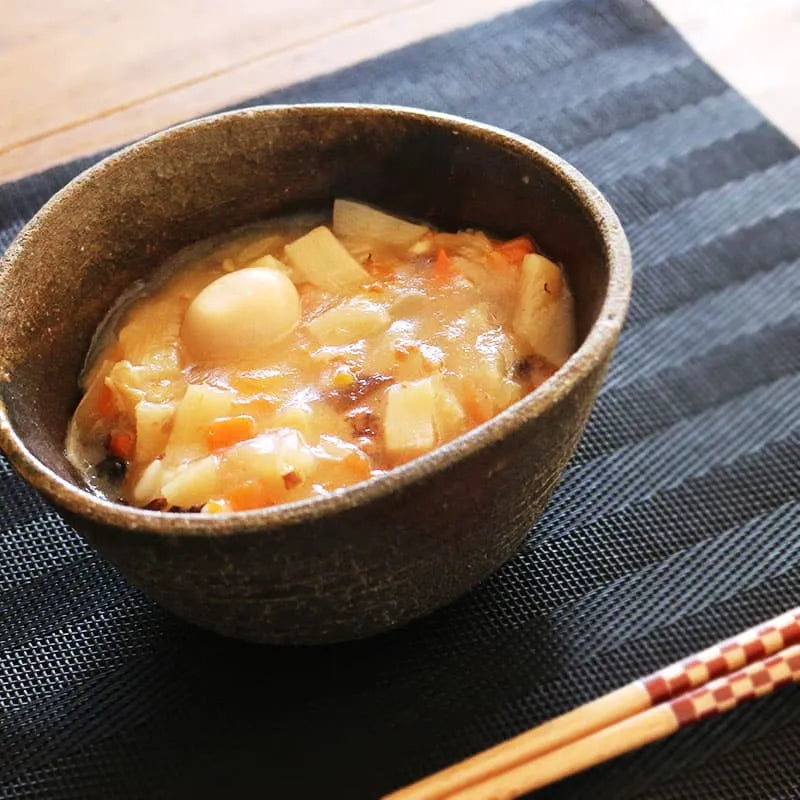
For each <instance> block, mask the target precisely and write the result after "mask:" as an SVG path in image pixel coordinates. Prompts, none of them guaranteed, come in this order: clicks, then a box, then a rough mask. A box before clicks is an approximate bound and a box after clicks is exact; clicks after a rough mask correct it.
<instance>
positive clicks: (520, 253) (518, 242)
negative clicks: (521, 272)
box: [495, 236, 534, 267]
mask: <svg viewBox="0 0 800 800" xmlns="http://www.w3.org/2000/svg"><path fill="white" fill-rule="evenodd" d="M495 251H496V252H498V253H500V255H502V256H503V258H505V259H506V261H507V262H508V263H509V264H511V265H513V266H515V267H518V266H519V265H520V264H521V263H522V259H523V258H525V256H527V255H528V254H529V253H533V252H534V247H533V242H532V241H531V240H530V239H529V238H528V237H527V236H517V238H516V239H509V240H508V241H507V242H501V243H500V244H498V245H496V246H495Z"/></svg>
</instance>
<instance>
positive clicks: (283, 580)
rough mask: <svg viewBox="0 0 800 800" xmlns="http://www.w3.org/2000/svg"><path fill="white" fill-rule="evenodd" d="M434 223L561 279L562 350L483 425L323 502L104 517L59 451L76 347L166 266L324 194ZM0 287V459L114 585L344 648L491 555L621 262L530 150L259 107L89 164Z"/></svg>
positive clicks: (192, 611) (551, 472)
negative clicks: (540, 259) (538, 378)
mask: <svg viewBox="0 0 800 800" xmlns="http://www.w3.org/2000/svg"><path fill="white" fill-rule="evenodd" d="M337 196H345V197H353V198H356V199H360V200H363V201H366V202H370V203H374V204H376V205H379V206H381V207H383V208H386V209H389V210H391V211H394V212H396V213H398V214H402V215H406V216H410V217H415V218H419V219H423V220H427V221H430V222H433V223H435V224H437V225H440V226H442V227H445V228H451V229H457V228H465V227H476V228H483V229H486V230H489V231H491V232H493V233H495V234H497V235H508V236H511V235H518V234H520V233H521V232H525V233H529V234H531V235H532V236H533V237H534V238H535V239H536V241H537V242H538V243H539V244H540V246H541V247H542V248H543V250H544V251H545V252H546V253H547V254H548V255H550V256H551V257H553V258H555V259H557V260H559V261H561V262H562V263H563V264H564V265H565V267H566V269H567V272H568V274H569V280H570V283H571V286H572V288H573V293H574V295H575V300H576V314H577V321H578V336H579V341H580V342H581V346H580V348H579V349H578V351H577V352H576V353H575V355H573V357H572V358H571V359H570V360H569V361H568V362H567V364H565V365H564V367H562V369H561V370H559V372H558V373H557V374H556V375H555V376H554V377H553V378H551V379H550V380H549V381H547V383H546V384H544V385H543V386H542V387H540V388H539V389H538V390H537V391H536V392H533V393H532V394H531V395H529V396H528V397H526V398H524V399H523V400H522V401H520V402H519V403H517V404H515V405H514V406H512V407H511V408H509V409H508V410H506V411H505V412H503V413H502V414H500V415H498V417H496V418H495V419H493V420H490V421H489V422H488V423H486V424H484V425H482V426H481V427H480V428H478V429H476V430H474V431H471V432H470V433H468V434H467V435H466V436H464V437H461V438H460V439H458V440H456V441H455V442H452V443H450V444H448V445H447V446H445V447H442V448H439V449H438V450H436V451H435V452H433V453H431V454H428V455H426V456H424V457H422V458H420V459H417V460H415V461H412V462H410V463H409V464H406V465H404V466H402V467H400V468H398V469H396V470H393V471H392V472H391V473H389V474H388V475H386V476H384V477H381V478H378V479H376V480H372V481H370V482H367V483H365V484H361V485H360V486H357V487H353V488H350V489H347V490H343V491H340V492H336V493H334V494H332V495H331V496H330V497H327V498H323V499H318V500H313V501H304V502H302V503H295V504H291V505H287V506H283V507H276V508H273V509H265V510H261V511H253V512H247V513H244V514H236V515H220V516H218V517H206V516H203V517H200V516H199V515H190V514H162V513H158V512H150V511H143V510H139V509H131V508H127V507H124V506H119V505H115V504H111V503H108V502H106V501H104V500H102V499H99V498H97V497H94V496H92V495H90V494H89V493H87V492H85V491H84V490H83V489H82V488H81V483H80V479H79V477H78V476H76V475H75V474H74V472H73V471H72V469H71V468H70V465H69V464H68V462H67V461H66V458H65V455H64V434H65V430H66V425H67V421H68V419H69V416H70V415H71V413H72V410H73V409H74V407H75V403H76V401H77V398H78V394H77V382H76V381H77V376H78V373H79V371H80V369H81V366H82V361H83V358H84V354H85V352H86V350H87V348H88V345H89V341H90V338H91V335H92V333H93V331H94V330H95V328H96V326H97V325H98V323H99V322H100V321H101V319H102V317H103V315H104V313H105V312H106V310H107V309H108V308H109V307H110V306H111V304H112V303H113V301H114V299H115V298H116V297H118V296H119V295H120V294H121V293H122V292H123V291H124V290H125V289H126V288H127V287H129V286H130V285H131V283H132V282H134V281H137V280H145V279H146V278H147V276H148V275H149V274H151V273H152V271H153V270H154V269H155V268H156V267H157V266H158V265H159V264H160V263H161V262H162V261H163V259H164V258H166V257H168V256H169V255H171V254H172V253H174V252H175V251H176V250H177V249H179V248H180V247H182V246H185V245H187V244H190V243H192V242H193V241H196V240H198V239H201V238H205V237H207V236H210V235H214V234H218V233H222V232H224V231H226V230H230V229H231V228H234V227H236V226H239V225H242V224H245V223H248V222H252V221H255V220H258V219H264V218H267V217H270V216H274V215H278V214H286V213H291V212H294V211H298V210H311V209H316V208H323V207H325V206H326V205H327V204H329V203H330V202H331V200H332V199H333V198H334V197H337ZM3 262H4V263H3V268H2V271H0V446H1V447H2V448H3V450H4V452H5V453H6V454H7V455H8V457H9V459H10V460H11V462H12V464H13V465H14V466H15V467H16V469H17V470H18V471H19V472H20V474H21V475H22V476H23V477H24V478H25V479H26V480H28V481H29V482H30V483H31V484H32V485H33V486H34V487H35V488H37V489H38V490H39V491H40V492H41V493H42V494H43V495H44V496H45V497H46V498H47V499H48V500H49V501H50V502H51V503H52V504H53V505H54V506H55V507H56V509H57V510H59V512H60V513H62V514H63V515H64V516H65V517H66V518H67V519H68V520H69V521H70V522H71V523H72V524H73V525H74V527H75V528H76V529H77V530H78V531H80V532H81V533H82V534H83V535H84V536H85V537H86V538H87V539H88V540H89V542H90V543H91V544H92V545H93V546H94V547H95V548H96V549H97V550H98V551H99V552H100V553H101V554H102V555H104V556H105V557H106V558H107V559H108V560H109V561H111V562H112V563H113V564H115V565H116V566H118V567H119V569H120V570H121V571H122V572H123V573H124V574H125V575H126V576H127V577H128V579H129V580H130V581H131V582H132V583H134V584H135V585H137V586H139V587H141V588H142V589H143V590H144V591H146V592H147V593H148V594H149V595H150V596H151V597H153V598H154V599H155V600H157V601H158V602H159V603H161V604H162V605H164V606H165V607H167V608H168V609H171V610H172V611H174V612H175V613H176V614H178V615H180V616H181V617H183V618H185V619H187V620H189V621H191V622H194V623H196V624H198V625H201V626H204V627H206V628H209V629H212V630H215V631H217V632H219V633H222V634H225V635H230V636H236V637H240V638H244V639H250V640H254V641H262V642H287V643H313V642H324V641H340V640H345V639H351V638H355V637H360V636H366V635H369V634H373V633H376V632H379V631H381V630H385V629H387V628H390V627H392V626H395V625H398V624H401V623H404V622H407V621H409V620H411V619H413V618H415V617H418V616H420V615H422V614H425V613H427V612H428V611H431V610H432V609H434V608H437V607H439V606H441V605H443V604H445V603H447V602H449V601H451V600H453V599H454V598H456V597H458V596H459V595H461V594H463V593H464V592H466V591H467V590H469V589H470V588H471V587H473V586H474V585H475V584H476V583H478V582H479V581H481V580H482V579H483V578H485V577H486V576H488V575H489V574H490V573H491V572H493V571H494V570H495V569H497V567H499V566H500V565H501V564H502V563H504V562H505V561H506V560H508V559H509V558H510V557H511V556H512V555H513V554H514V552H515V551H516V549H517V548H518V547H519V545H520V543H521V541H522V539H523V538H524V536H525V535H526V533H527V531H528V530H529V528H530V525H531V523H532V522H533V520H534V519H535V518H536V516H537V515H538V514H539V513H540V512H541V510H542V508H543V507H544V505H545V503H546V502H547V499H548V497H549V496H550V493H551V492H552V490H553V488H554V486H555V485H556V483H557V481H558V478H559V475H560V474H561V471H562V470H563V468H564V466H565V465H566V463H567V461H568V459H569V457H570V455H571V454H572V452H573V451H574V448H575V446H576V444H577V442H578V439H579V438H580V435H581V433H582V431H583V428H584V426H585V423H586V420H587V418H588V415H589V412H590V410H591V407H592V404H593V402H594V398H595V396H596V393H597V391H598V388H599V386H600V383H601V381H602V378H603V375H604V373H605V370H606V367H607V365H608V361H609V358H610V356H611V353H612V350H613V347H614V345H615V343H616V339H617V336H618V334H619V330H620V328H621V326H622V322H623V319H624V316H625V312H626V309H627V302H628V297H629V293H630V254H629V251H628V246H627V242H626V240H625V236H624V234H623V232H622V230H621V227H620V225H619V222H618V220H617V218H616V216H615V215H614V213H613V211H612V210H611V209H610V207H609V206H608V204H607V203H606V202H605V200H604V199H603V198H602V196H601V195H600V194H599V192H598V191H597V190H596V189H595V188H594V187H593V186H592V185H591V184H590V183H589V182H588V181H587V180H586V179H585V178H584V177H583V176H581V175H580V174H579V173H578V172H577V171H576V170H574V169H573V168H572V167H570V166H569V165H567V164H566V163H565V162H563V161H561V160H560V159H558V158H557V157H556V156H554V155H553V154H552V153H550V152H549V151H547V150H545V149H544V148H542V147H540V146H538V145H536V144H534V143H532V142H529V141H527V140H524V139H521V138H519V137H515V136H513V135H511V134H508V133H505V132H502V131H498V130H496V129H493V128H490V127H488V126H482V125H478V124H476V123H471V122H468V121H466V120H460V119H457V118H454V117H449V116H446V115H439V114H432V113H427V112H422V111H417V110H412V109H401V108H393V107H379V106H359V105H335V106H318V105H314V106H272V107H262V108H256V109H248V110H245V111H239V112H231V113H228V114H222V115H218V116H215V117H209V118H205V119H202V120H198V121H196V122H193V123H189V124H187V125H183V126H179V127H177V128H173V129H170V130H168V131H165V132H164V133H162V134H159V135H157V136H154V137H151V138H150V139H146V140H144V141H143V142H140V143H137V144H135V145H132V146H131V147H129V148H126V149H125V150H123V151H120V152H119V153H117V154H115V155H114V156H111V157H110V158H108V159H106V160H104V161H102V162H100V163H99V164H98V165H97V166H95V167H93V168H92V169H90V170H88V171H87V172H86V173H84V174H83V175H81V176H79V177H78V178H76V179H75V181H73V182H72V183H71V184H70V185H68V186H67V187H66V188H65V189H64V190H62V191H61V192H60V193H59V194H58V195H56V196H55V197H54V198H53V199H52V200H51V201H50V202H49V203H48V204H47V205H46V206H45V207H44V208H43V209H42V210H41V211H40V212H39V214H37V216H36V217H34V219H33V220H32V221H31V222H30V223H29V224H28V225H27V226H26V228H25V229H24V230H23V232H22V233H21V234H20V236H19V237H18V238H17V240H16V241H15V242H14V244H13V245H12V246H11V248H10V249H9V251H8V252H7V253H6V255H5V257H4V259H3Z"/></svg>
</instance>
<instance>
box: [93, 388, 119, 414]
mask: <svg viewBox="0 0 800 800" xmlns="http://www.w3.org/2000/svg"><path fill="white" fill-rule="evenodd" d="M115 410H116V403H115V402H114V392H112V391H111V389H110V388H109V386H108V384H107V383H104V384H103V385H102V386H101V387H100V392H99V393H98V395H97V413H98V414H100V416H101V417H110V416H111V415H112V414H113V413H114V411H115Z"/></svg>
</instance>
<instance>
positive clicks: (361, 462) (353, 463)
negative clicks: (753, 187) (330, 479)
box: [342, 453, 372, 481]
mask: <svg viewBox="0 0 800 800" xmlns="http://www.w3.org/2000/svg"><path fill="white" fill-rule="evenodd" d="M342 464H344V466H345V467H347V469H349V470H350V471H351V472H354V473H355V474H356V476H357V477H358V479H359V480H362V481H365V480H366V479H367V478H369V476H370V475H371V474H372V470H371V469H370V466H369V460H368V459H366V458H365V457H364V456H361V455H359V454H358V453H349V454H348V455H346V456H345V457H344V460H343V461H342Z"/></svg>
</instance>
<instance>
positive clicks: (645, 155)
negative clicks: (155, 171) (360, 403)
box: [0, 0, 800, 800]
mask: <svg viewBox="0 0 800 800" xmlns="http://www.w3.org/2000/svg"><path fill="white" fill-rule="evenodd" d="M261 100H262V101H263V100H266V101H282V102H283V101H314V100H359V101H379V102H393V103H403V104H407V105H418V106H423V107H428V108H434V109H439V110H445V111H451V112H455V113H458V114H462V115H464V116H468V117H473V118H475V119H478V120H483V121H488V122H491V123H494V124H496V125H500V126H503V127H506V128H510V129H511V130H514V131H517V132H519V133H522V134H524V135H527V136H530V137H531V138H534V139H537V140H539V141H541V142H543V143H544V144H546V145H547V146H549V147H551V148H552V149H554V150H556V151H557V152H559V153H561V154H563V155H565V156H566V157H567V158H568V159H569V160H571V161H572V162H573V163H575V164H576V165H577V166H578V167H579V168H580V169H582V170H583V171H584V172H585V173H586V174H587V175H588V176H589V177H590V178H592V179H593V180H594V181H596V182H597V183H598V184H599V186H600V187H601V188H602V190H603V191H604V192H605V193H606V195H607V196H608V197H609V199H610V200H611V202H612V204H613V205H614V206H615V207H616V209H617V210H618V212H619V214H620V216H621V218H622V220H623V223H624V225H625V227H626V230H627V232H628V235H629V237H630V240H631V243H632V245H633V250H634V255H635V263H636V274H635V290H634V296H633V303H632V307H631V311H630V318H629V322H628V325H627V328H626V330H625V332H624V335H623V337H622V340H621V342H620V346H619V350H618V353H617V355H616V358H615V360H614V363H613V366H612V368H611V371H610V374H609V376H608V381H607V383H606V384H605V388H604V390H603V392H602V395H601V397H600V399H599V401H598V404H597V407H596V410H595V412H594V415H593V416H592V418H591V422H590V424H589V427H588V430H587V432H586V436H585V438H584V441H583V443H582V444H581V446H580V450H579V452H578V453H577V455H576V456H575V458H574V459H573V461H572V463H571V465H570V467H569V468H568V469H567V472H566V474H565V475H564V479H563V481H562V484H561V486H560V488H559V489H558V491H557V492H556V494H555V496H554V498H553V500H552V502H551V503H550V506H549V508H548V509H547V511H546V512H545V514H544V516H543V517H542V518H541V519H540V520H539V522H538V523H537V524H536V526H535V528H534V530H533V531H532V533H531V536H530V538H529V540H528V542H527V543H526V545H525V547H524V548H523V550H522V552H521V553H520V554H519V555H518V557H517V558H515V559H514V561H512V562H511V563H510V564H508V565H507V566H506V567H505V568H504V569H502V570H501V571H500V572H499V573H498V574H497V575H495V576H494V577H493V578H492V579H491V580H489V581H488V582H487V583H485V584H484V585H483V586H481V587H480V588H478V589H477V590H476V591H474V592H473V593H472V594H471V595H469V596H468V597H466V598H464V599H463V600H462V601H460V602H458V603H456V604H455V605H453V606H451V607H449V608H447V609H445V610H443V611H441V612H439V613H437V614H435V615H434V616H432V617H430V618H428V619H426V620H423V621H420V622H418V623H416V624H414V625H412V626H410V627H408V628H406V629H404V630H399V631H396V632H393V633H391V634H387V635H385V636H382V637H378V638H375V639H372V640H368V641H363V642H358V643H355V644H350V645H341V646H336V647H326V648H317V649H300V650H291V649H278V648H266V647H256V646H251V645H246V644H241V643H237V642H231V641H224V640H221V639H219V638H216V637H214V636H212V635H209V634H205V633H203V632H201V631H198V630H195V629H193V628H190V627H189V626H186V625H184V624H183V623H181V622H179V621H177V620H176V619H174V618H172V617H171V616H169V615H168V614H166V613H165V612H163V611H161V610H160V609H158V608H156V607H154V606H153V605H152V604H151V603H150V602H149V601H148V600H147V599H146V598H144V597H142V596H141V595H140V594H139V593H137V592H136V591H134V590H133V589H131V588H130V587H129V586H127V585H126V584H125V582H124V581H123V580H122V579H121V578H120V577H119V576H118V575H117V573H116V572H115V571H114V570H113V569H112V568H111V567H109V566H108V565H106V564H104V563H103V562H101V561H100V560H99V559H98V558H97V557H96V556H95V555H93V554H92V552H91V551H90V550H89V549H88V548H87V547H86V545H84V544H83V543H82V541H81V540H80V539H79V538H78V537H77V535H76V534H75V533H74V532H73V531H72V530H71V529H70V528H68V527H67V526H66V525H65V524H64V523H62V522H61V521H59V519H58V518H57V517H56V516H55V515H54V514H53V512H51V511H50V510H49V509H48V508H47V507H46V506H45V505H44V504H43V503H42V502H41V501H39V500H38V499H37V498H36V497H35V496H34V495H33V494H32V493H31V492H30V491H29V490H28V489H27V488H26V487H25V486H24V485H23V484H22V483H21V482H20V481H19V480H18V479H17V478H16V477H15V476H14V475H13V474H12V473H11V471H10V469H9V468H8V466H7V464H6V463H5V462H0V502H2V507H0V797H3V798H22V797H25V798H29V797H36V798H39V797H42V798H49V797H53V798H118V797H131V798H151V797H152V798H155V797H190V796H191V797H198V796H203V797H205V796H224V797H269V798H362V797H364V798H366V797H374V796H376V795H377V794H378V793H380V792H382V791H385V790H388V789H391V788H393V787H396V786H399V785H401V784H404V783H405V782H408V781H410V780H412V779H414V778H417V777H419V776H421V775H423V774H424V773H427V772H428V771H430V770H433V769H436V768H439V767H442V766H444V765H446V764H448V763H450V762H452V761H455V760H457V759H459V758H461V757H463V756H465V755H467V754H468V753H471V752H473V751H475V750H478V749H480V748H483V747H485V746H488V745H490V744H492V743H494V742H496V741H498V740H499V739H501V738H503V737H506V736H508V735H510V734H513V733H516V732H518V731H520V730H522V729H525V728H527V727H529V726H532V725H534V724H536V723H538V722H540V721H542V720H544V719H546V718H548V717H551V716H553V715H555V714H557V713H559V712H562V711H565V710H566V709H568V708H570V707H572V706H574V705H575V704H577V703H580V702H582V701H585V700H587V699H589V698H591V697H593V696H595V695H597V694H598V693H600V692H603V691H605V690H608V689H611V688H613V687H615V686H617V685H620V684H622V683H625V682H626V681H628V680H630V679H632V678H634V677H636V676H639V675H641V674H644V673H646V672H648V671H651V670H653V669H655V668H657V667H659V666H662V665H664V664H666V663H668V662H670V661H672V660H674V659H676V658H678V657H681V656H683V655H686V654H688V653H691V652H694V651H696V650H698V649H699V648H701V647H703V646H705V645H708V644H710V643H711V642H713V641H715V640H717V639H719V638H721V637H723V636H725V635H729V634H732V633H734V632H736V631H738V630H740V629H742V628H744V627H747V626H749V625H751V624H754V623H756V622H758V621H759V620H761V619H764V618H767V617H770V616H772V615H774V614H776V613H778V612H780V611H782V610H784V609H786V608H789V607H792V606H794V605H795V604H797V603H798V600H799V599H800V569H798V556H800V537H798V535H797V529H798V524H797V523H798V520H799V519H800V504H799V503H798V481H800V475H799V473H800V375H799V374H798V367H800V263H798V256H799V255H800V193H799V192H798V186H799V185H800V156H799V155H798V150H797V148H796V147H795V146H794V145H793V144H791V143H790V142H789V141H788V140H787V139H786V138H784V136H782V135H781V134H780V133H779V132H778V131H776V130H775V129H774V128H773V127H772V126H771V125H769V124H768V123H767V122H766V121H765V120H764V119H763V118H762V117H761V116H760V115H759V113H758V112H757V111H755V110H754V109H753V108H752V107H751V106H750V105H749V104H748V103H747V102H745V101H744V100H743V99H742V98H741V97H740V96H739V95H737V94H736V92H734V91H733V90H732V89H731V88H730V87H729V86H728V85H726V83H725V82H724V81H723V80H721V79H720V77H719V76H717V75H716V74H715V73H714V72H713V71H712V70H711V69H709V68H708V67H707V66H706V65H705V64H704V63H703V62H702V61H700V60H699V59H698V58H697V57H696V56H695V55H694V53H693V52H692V51H691V50H690V49H689V48H688V47H687V46H686V44H685V43H684V42H683V41H682V40H681V39H680V37H679V36H678V35H677V34H676V33H675V31H674V30H672V29H671V28H670V27H669V26H668V25H667V24H666V23H665V22H664V20H663V19H662V18H661V17H660V16H659V15H658V14H657V13H655V12H654V11H653V10H652V9H651V8H650V7H649V6H648V5H646V4H645V3H643V2H637V0H627V1H626V0H599V2H594V1H593V0H555V2H544V3H541V4H537V5H534V6H531V7H529V8H525V9H523V10H521V11H518V12H516V13H513V14H511V15H508V16H504V17H500V18H498V19H496V20H494V21H492V22H489V23H486V24H482V25H479V26H476V27H472V28H468V29H465V30H461V31H457V32H455V33H452V34H450V35H447V36H444V37H440V38H437V39H435V40H431V41H427V42H423V43H421V44H417V45H414V46H412V47H409V48H406V49H404V50H401V51H398V52H395V53H392V54H390V55H387V56H384V57H381V58H379V59H377V60H375V61H371V62H369V63H366V64H362V65H359V66H357V67H354V68H352V69H347V70H344V71H342V72H339V73H336V74H334V75H330V76H326V77H323V78H320V79H318V80H314V81H311V82H309V83H305V84H303V85H300V86H295V87H292V88H289V89H286V90H282V91H279V92H275V93H272V94H271V95H269V96H268V97H266V98H262V99H261ZM90 160H91V159H90ZM86 163H87V161H83V162H75V163H73V164H68V165H65V166H61V167H58V168H56V169H53V170H50V171H48V172H46V173H43V174H41V175H36V176H33V177H31V178H28V179H25V180H23V181H19V182H17V183H13V184H6V185H5V186H3V187H0V246H2V247H5V246H7V245H8V243H9V242H10V240H11V237H12V236H13V235H14V233H15V232H16V231H17V230H18V229H19V227H20V226H21V225H22V224H23V222H24V221H25V220H26V219H27V218H29V217H30V216H31V215H32V214H33V213H34V212H35V210H36V209H37V208H38V207H39V205H40V204H41V203H42V202H43V201H44V200H45V199H46V198H47V197H48V196H49V195H50V194H52V193H53V192H54V191H55V190H56V189H57V188H59V187H60V186H61V185H62V184H63V183H65V182H66V181H67V180H68V179H69V178H71V177H72V176H73V175H74V174H76V173H77V172H78V171H79V170H80V169H81V168H82V167H83V166H85V164H86ZM798 747H800V692H798V690H797V689H796V688H790V689H786V690H783V691H782V692H780V693H779V694H777V695H775V696H773V697H771V698H768V699H765V700H761V701H759V702H758V703H755V704H751V705H750V706H749V707H744V708H742V709H740V710H737V711H736V712H734V713H732V714H729V715H726V716H725V717H722V718H719V719H717V720H714V721H709V722H707V723H704V724H703V725H702V726H699V727H698V728H695V729H694V730H689V731H687V732H685V733H682V734H680V735H678V736H675V737H673V738H672V739H670V740H668V741H666V742H664V743H661V744H658V745H654V746H651V747H648V748H647V749H645V750H643V751H641V752H639V753H638V754H635V755H632V756H629V757H626V758H624V759H621V760H619V761H617V762H614V763H613V764H610V765H606V766H604V767H602V768H599V769H595V770H593V771H592V772H590V773H587V774H585V775H583V776H579V777H577V778H574V779H572V780H570V781H567V782H564V783H562V784H560V785H558V786H556V787H552V788H550V789H548V790H545V791H543V792H541V793H540V794H539V795H537V797H549V798H573V797H574V798H581V797H592V798H597V797H609V798H633V797H646V798H653V800H655V799H656V798H658V799H659V800H666V799H667V798H670V799H671V798H748V799H750V798H790V797H798V796H800V759H798V757H797V753H798Z"/></svg>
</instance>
